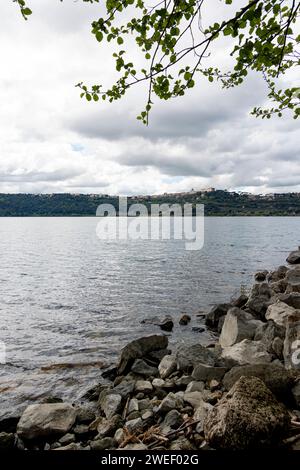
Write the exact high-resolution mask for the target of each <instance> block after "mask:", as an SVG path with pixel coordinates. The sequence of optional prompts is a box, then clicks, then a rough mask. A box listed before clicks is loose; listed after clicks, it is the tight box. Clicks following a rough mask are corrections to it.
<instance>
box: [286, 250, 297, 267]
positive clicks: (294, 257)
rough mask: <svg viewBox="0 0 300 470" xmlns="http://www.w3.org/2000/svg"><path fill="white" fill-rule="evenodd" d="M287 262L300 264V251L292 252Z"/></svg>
mask: <svg viewBox="0 0 300 470" xmlns="http://www.w3.org/2000/svg"><path fill="white" fill-rule="evenodd" d="M286 260H287V262H288V263H290V264H300V249H298V250H295V251H292V252H291V253H290V254H289V256H288V257H287V259H286Z"/></svg>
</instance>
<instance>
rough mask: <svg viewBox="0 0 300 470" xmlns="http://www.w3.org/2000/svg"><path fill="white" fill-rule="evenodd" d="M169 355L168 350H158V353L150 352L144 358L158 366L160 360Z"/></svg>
mask: <svg viewBox="0 0 300 470" xmlns="http://www.w3.org/2000/svg"><path fill="white" fill-rule="evenodd" d="M169 354H171V351H170V349H159V350H158V351H152V352H150V353H149V354H147V356H146V357H147V358H149V359H150V360H153V361H155V362H157V363H158V364H159V363H160V361H161V360H162V358H163V357H165V356H168V355H169Z"/></svg>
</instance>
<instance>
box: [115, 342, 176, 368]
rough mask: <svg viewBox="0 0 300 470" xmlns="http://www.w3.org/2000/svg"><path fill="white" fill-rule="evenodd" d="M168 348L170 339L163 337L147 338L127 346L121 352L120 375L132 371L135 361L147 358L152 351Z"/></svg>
mask: <svg viewBox="0 0 300 470" xmlns="http://www.w3.org/2000/svg"><path fill="white" fill-rule="evenodd" d="M167 346H168V338H167V336H163V335H152V336H146V337H143V338H140V339H137V340H135V341H132V342H131V343H129V344H127V345H126V346H125V347H124V348H123V349H122V351H121V355H120V360H119V364H118V373H119V375H122V374H124V372H125V371H126V370H128V369H130V366H131V365H132V364H133V362H134V360H135V359H139V358H141V357H144V356H146V355H147V354H148V353H150V352H152V351H158V350H160V349H165V348H167Z"/></svg>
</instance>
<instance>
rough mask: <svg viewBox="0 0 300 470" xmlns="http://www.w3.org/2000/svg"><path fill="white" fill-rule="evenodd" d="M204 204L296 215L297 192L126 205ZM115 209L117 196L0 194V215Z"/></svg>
mask: <svg viewBox="0 0 300 470" xmlns="http://www.w3.org/2000/svg"><path fill="white" fill-rule="evenodd" d="M186 202H189V203H192V204H193V206H195V205H196V204H197V203H198V204H200V203H201V204H204V205H205V214H206V215H207V216H276V215H277V216H287V215H289V216H300V193H286V194H269V195H265V196H258V195H253V194H246V193H243V194H241V193H235V192H228V191H223V190H216V191H210V192H206V191H199V192H197V191H196V192H190V193H178V194H164V195H160V196H135V197H132V198H128V205H130V204H133V203H135V204H136V203H143V204H146V205H147V207H148V208H149V207H150V204H152V203H158V204H162V203H168V204H175V203H177V204H184V203H186ZM103 203H106V204H112V205H113V206H114V207H115V208H116V209H118V197H117V196H108V195H95V194H88V195H86V194H0V216H1V217H9V216H10V217H12V216H14V217H25V216H28V217H29V216H48V217H52V216H57V217H62V216H70V217H74V216H94V215H95V214H96V210H97V207H98V205H99V204H103Z"/></svg>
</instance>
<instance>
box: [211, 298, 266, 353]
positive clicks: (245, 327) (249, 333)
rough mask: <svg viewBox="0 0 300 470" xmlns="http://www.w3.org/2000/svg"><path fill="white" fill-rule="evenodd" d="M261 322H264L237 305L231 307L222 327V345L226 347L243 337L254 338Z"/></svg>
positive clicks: (220, 340)
mask: <svg viewBox="0 0 300 470" xmlns="http://www.w3.org/2000/svg"><path fill="white" fill-rule="evenodd" d="M261 324H262V322H261V321H259V320H255V319H254V318H253V316H252V315H251V314H250V313H247V312H245V311H244V310H241V309H239V308H237V307H233V308H230V309H229V310H228V312H227V314H226V317H225V320H224V324H223V327H222V332H221V336H220V339H219V342H220V345H221V346H222V348H226V347H228V346H233V345H234V344H236V343H239V342H240V341H242V340H243V339H253V338H254V334H255V331H256V329H257V327H258V326H259V325H261Z"/></svg>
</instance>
